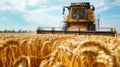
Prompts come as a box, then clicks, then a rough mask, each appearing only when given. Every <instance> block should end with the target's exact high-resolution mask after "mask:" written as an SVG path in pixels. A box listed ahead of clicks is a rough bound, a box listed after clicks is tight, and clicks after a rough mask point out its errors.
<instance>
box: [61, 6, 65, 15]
mask: <svg viewBox="0 0 120 67" xmlns="http://www.w3.org/2000/svg"><path fill="white" fill-rule="evenodd" d="M64 12H65V7H63V12H62V14H63V15H64Z"/></svg>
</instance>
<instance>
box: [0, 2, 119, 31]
mask: <svg viewBox="0 0 120 67" xmlns="http://www.w3.org/2000/svg"><path fill="white" fill-rule="evenodd" d="M83 1H84V2H86V1H87V2H90V3H91V4H92V5H94V6H95V7H96V10H95V12H94V13H95V17H96V18H97V15H100V21H101V23H100V24H101V27H115V28H116V29H117V31H118V32H120V28H119V27H120V0H0V30H4V29H9V30H13V29H15V30H19V29H23V30H35V29H36V28H37V27H38V26H42V27H46V26H48V27H53V26H54V27H60V26H62V24H63V22H62V21H63V19H64V18H63V15H62V8H63V6H67V5H70V3H71V2H83Z"/></svg>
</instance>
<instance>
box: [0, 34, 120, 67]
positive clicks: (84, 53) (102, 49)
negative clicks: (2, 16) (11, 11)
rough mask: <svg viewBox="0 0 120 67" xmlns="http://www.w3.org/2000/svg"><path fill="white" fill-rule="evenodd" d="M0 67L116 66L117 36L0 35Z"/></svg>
mask: <svg viewBox="0 0 120 67" xmlns="http://www.w3.org/2000/svg"><path fill="white" fill-rule="evenodd" d="M0 67H120V36H119V35H118V36H117V37H113V36H104V35H103V36H102V35H75V34H74V35H70V34H67V35H63V34H61V35H60V34H29V33H24V34H22V33H21V34H18V33H0Z"/></svg>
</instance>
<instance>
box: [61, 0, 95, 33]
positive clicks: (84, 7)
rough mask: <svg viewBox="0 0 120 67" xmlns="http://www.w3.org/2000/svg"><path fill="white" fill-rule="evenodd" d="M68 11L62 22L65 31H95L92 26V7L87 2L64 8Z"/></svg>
mask: <svg viewBox="0 0 120 67" xmlns="http://www.w3.org/2000/svg"><path fill="white" fill-rule="evenodd" d="M65 8H67V9H68V14H67V17H66V19H65V20H64V22H65V25H64V28H65V30H69V31H73V30H74V31H78V30H80V31H95V30H96V26H95V24H94V21H95V20H94V12H93V11H94V10H95V8H94V6H93V5H90V3H89V2H84V3H83V2H82V3H81V2H80V3H71V5H70V6H64V8H63V14H64V12H65Z"/></svg>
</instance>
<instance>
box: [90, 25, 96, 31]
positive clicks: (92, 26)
mask: <svg viewBox="0 0 120 67" xmlns="http://www.w3.org/2000/svg"><path fill="white" fill-rule="evenodd" d="M88 31H96V27H95V24H88Z"/></svg>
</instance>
